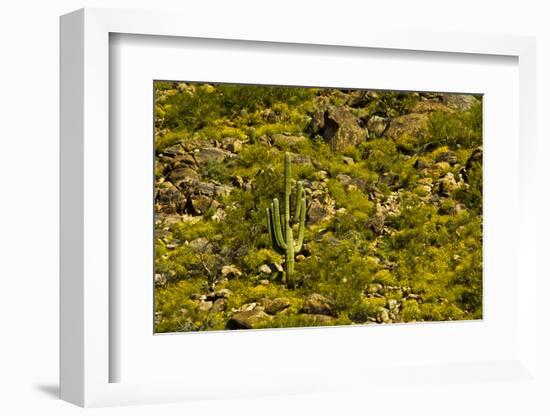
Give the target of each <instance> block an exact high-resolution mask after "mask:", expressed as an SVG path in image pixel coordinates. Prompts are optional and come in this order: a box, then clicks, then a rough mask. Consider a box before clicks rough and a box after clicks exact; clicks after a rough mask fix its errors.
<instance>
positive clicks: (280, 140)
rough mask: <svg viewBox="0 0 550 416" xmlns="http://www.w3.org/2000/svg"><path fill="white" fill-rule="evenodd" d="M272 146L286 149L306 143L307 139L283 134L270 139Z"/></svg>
mask: <svg viewBox="0 0 550 416" xmlns="http://www.w3.org/2000/svg"><path fill="white" fill-rule="evenodd" d="M271 140H272V141H273V144H274V145H275V146H276V147H278V148H279V149H288V148H290V147H293V146H296V145H298V144H300V143H304V142H306V141H307V140H308V139H307V138H306V137H304V136H287V135H285V134H274V135H273V136H272V137H271Z"/></svg>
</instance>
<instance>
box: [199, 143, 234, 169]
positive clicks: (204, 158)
mask: <svg viewBox="0 0 550 416" xmlns="http://www.w3.org/2000/svg"><path fill="white" fill-rule="evenodd" d="M233 156H234V155H233V154H232V153H231V152H229V151H227V150H223V149H218V148H217V147H203V148H200V149H199V151H198V152H196V153H194V157H195V161H196V162H197V164H198V165H199V166H203V165H206V164H208V163H212V162H223V160H224V159H225V158H226V157H233Z"/></svg>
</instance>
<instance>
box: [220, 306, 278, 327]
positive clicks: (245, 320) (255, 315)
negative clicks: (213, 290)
mask: <svg viewBox="0 0 550 416" xmlns="http://www.w3.org/2000/svg"><path fill="white" fill-rule="evenodd" d="M269 319H270V316H269V315H268V314H267V313H265V312H264V311H262V310H250V311H244V312H237V313H235V314H234V315H233V316H232V317H231V319H229V321H227V324H226V328H227V329H254V328H257V327H258V326H259V325H260V324H261V323H263V322H265V321H267V320H269Z"/></svg>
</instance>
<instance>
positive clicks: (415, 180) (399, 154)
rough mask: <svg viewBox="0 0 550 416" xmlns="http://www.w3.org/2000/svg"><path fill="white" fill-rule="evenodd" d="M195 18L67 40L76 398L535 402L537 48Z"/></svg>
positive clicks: (132, 24) (527, 42)
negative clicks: (529, 393)
mask: <svg viewBox="0 0 550 416" xmlns="http://www.w3.org/2000/svg"><path fill="white" fill-rule="evenodd" d="M180 18H181V16H177V15H173V14H170V13H158V14H157V13H145V12H123V11H113V10H96V9H92V10H89V9H85V10H80V11H77V12H74V13H72V14H69V15H66V16H64V17H62V20H61V79H62V89H61V101H62V106H61V112H62V120H61V143H62V144H61V209H62V212H61V244H62V246H61V251H62V258H61V290H62V292H61V396H62V398H64V399H65V400H68V401H70V402H73V403H76V404H78V405H81V406H105V405H115V404H137V403H158V402H166V401H185V400H194V399H207V398H231V397H243V396H246V397H253V396H261V395H270V394H300V393H319V392H330V391H342V390H345V391H358V392H359V391H363V390H364V389H368V390H369V391H373V392H376V394H384V392H385V391H387V390H388V388H389V387H390V386H391V388H392V389H396V390H398V391H399V392H403V394H408V393H406V392H407V391H410V389H411V386H413V385H414V386H415V388H421V389H422V388H424V389H429V388H430V387H429V386H430V384H433V383H438V386H439V388H440V390H441V400H444V398H445V397H451V396H452V394H453V389H454V388H455V387H456V386H454V385H453V386H452V387H451V385H452V384H451V383H456V382H460V383H463V384H464V387H462V388H464V389H468V388H474V389H484V391H485V392H486V394H487V396H488V397H493V395H498V389H497V387H494V386H496V385H498V383H502V382H507V383H509V386H510V388H516V387H517V385H518V384H520V383H522V382H525V381H526V380H529V383H537V379H536V377H535V376H534V374H535V370H536V363H535V361H534V357H535V353H534V351H535V348H536V337H535V334H536V323H535V322H533V321H532V320H529V319H525V318H526V317H528V316H532V314H533V313H534V312H533V311H534V310H535V309H534V308H536V303H535V302H533V299H534V293H535V292H534V291H535V288H536V271H535V270H534V261H533V258H532V256H533V255H534V254H533V253H534V251H535V250H534V244H535V236H534V231H533V230H534V227H533V224H534V223H533V221H534V219H533V217H532V216H530V215H526V213H527V212H530V209H531V207H532V204H533V201H534V200H533V196H532V195H533V193H532V186H533V184H532V181H531V180H530V174H529V172H530V169H532V166H533V161H534V150H533V147H532V146H531V144H532V143H534V140H535V135H534V131H533V125H534V123H533V119H532V118H533V117H534V114H535V111H533V109H534V105H535V104H534V91H535V81H534V77H533V71H534V41H533V40H532V39H530V38H522V37H513V36H504V35H503V36H490V35H481V34H460V35H455V34H448V33H447V34H437V36H434V34H430V36H427V35H426V34H425V33H422V32H418V33H414V32H413V33H407V34H406V36H404V35H403V33H399V32H395V31H393V29H392V30H391V31H385V32H384V31H383V30H382V29H367V30H365V29H361V30H358V29H357V28H355V29H353V28H350V29H349V32H346V31H343V32H342V33H339V34H338V35H336V34H333V35H330V37H329V38H327V37H326V36H327V35H326V33H324V32H321V31H312V32H308V34H307V35H305V34H304V32H302V31H300V30H298V29H292V30H289V31H285V32H284V33H282V32H280V31H279V30H277V28H275V27H271V26H270V25H266V26H265V27H263V28H262V30H258V29H254V30H252V29H251V32H250V33H248V34H247V35H246V36H244V35H235V34H233V32H231V30H230V28H229V27H228V26H227V24H225V25H224V24H220V25H216V27H215V28H209V29H205V27H204V25H200V24H199V22H188V23H189V24H188V25H185V26H183V27H182V26H181V24H180V22H181V19H180ZM403 68H407V70H406V71H404V70H403ZM518 149H519V151H518ZM503 184H507V185H506V186H504V185H503ZM512 185H513V186H512ZM511 218H514V221H511V220H510V219H511ZM520 270H521V273H520V272H519V271H520ZM520 278H521V279H520ZM214 374H215V377H213V376H212V375H214ZM395 380H399V383H398V385H397V386H396V385H395ZM259 381H261V382H259ZM419 386H420V387H419ZM494 397H497V396H494Z"/></svg>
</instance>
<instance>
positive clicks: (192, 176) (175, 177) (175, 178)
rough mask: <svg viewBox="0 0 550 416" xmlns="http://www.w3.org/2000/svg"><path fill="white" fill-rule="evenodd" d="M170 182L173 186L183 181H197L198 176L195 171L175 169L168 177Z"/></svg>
mask: <svg viewBox="0 0 550 416" xmlns="http://www.w3.org/2000/svg"><path fill="white" fill-rule="evenodd" d="M169 178H170V180H171V181H172V183H174V184H179V183H180V182H183V181H198V180H199V174H198V173H197V171H195V170H193V169H191V168H187V167H183V168H176V169H174V170H173V171H172V172H170V176H169Z"/></svg>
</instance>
